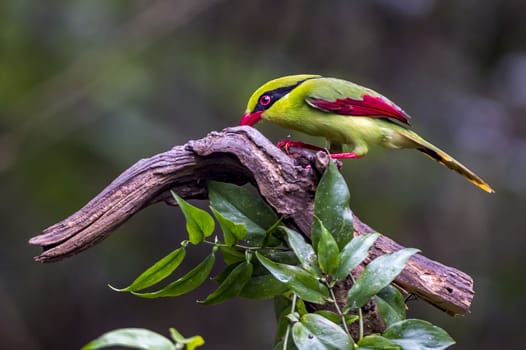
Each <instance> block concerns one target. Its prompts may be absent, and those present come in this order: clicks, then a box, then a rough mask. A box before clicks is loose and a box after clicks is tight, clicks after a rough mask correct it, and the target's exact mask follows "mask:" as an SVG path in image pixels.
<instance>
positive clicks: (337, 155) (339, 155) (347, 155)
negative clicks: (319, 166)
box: [330, 152, 363, 159]
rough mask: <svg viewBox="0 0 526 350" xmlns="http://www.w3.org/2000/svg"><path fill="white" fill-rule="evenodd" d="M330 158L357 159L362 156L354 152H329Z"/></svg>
mask: <svg viewBox="0 0 526 350" xmlns="http://www.w3.org/2000/svg"><path fill="white" fill-rule="evenodd" d="M330 156H331V158H332V159H351V158H352V159H358V158H362V157H363V156H361V155H358V154H356V153H354V152H348V153H331V154H330Z"/></svg>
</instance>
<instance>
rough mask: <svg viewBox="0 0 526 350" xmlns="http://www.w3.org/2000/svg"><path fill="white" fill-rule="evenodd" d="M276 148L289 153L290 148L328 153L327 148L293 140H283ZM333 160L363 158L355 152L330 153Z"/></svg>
mask: <svg viewBox="0 0 526 350" xmlns="http://www.w3.org/2000/svg"><path fill="white" fill-rule="evenodd" d="M276 147H278V148H279V149H283V150H285V152H287V153H289V148H290V147H298V148H306V149H311V150H313V151H325V152H327V153H329V152H328V151H327V149H326V148H323V147H319V146H315V145H311V144H308V143H303V142H301V141H291V140H281V141H278V142H277V143H276ZM329 155H330V156H331V158H332V159H358V158H362V157H363V156H362V155H358V154H356V153H355V152H347V153H329Z"/></svg>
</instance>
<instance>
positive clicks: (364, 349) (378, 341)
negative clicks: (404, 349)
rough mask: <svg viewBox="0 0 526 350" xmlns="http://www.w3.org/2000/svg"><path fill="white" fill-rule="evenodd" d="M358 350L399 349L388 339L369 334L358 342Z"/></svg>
mask: <svg viewBox="0 0 526 350" xmlns="http://www.w3.org/2000/svg"><path fill="white" fill-rule="evenodd" d="M358 349H360V350H400V347H399V346H398V345H396V344H394V343H392V342H391V341H389V339H387V338H384V337H382V336H380V335H376V334H371V335H368V336H366V337H363V338H362V339H360V341H358Z"/></svg>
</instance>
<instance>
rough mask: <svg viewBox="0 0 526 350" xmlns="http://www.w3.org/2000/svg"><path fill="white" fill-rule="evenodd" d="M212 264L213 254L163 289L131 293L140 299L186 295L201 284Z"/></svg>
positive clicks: (208, 273) (213, 260) (213, 261)
mask: <svg viewBox="0 0 526 350" xmlns="http://www.w3.org/2000/svg"><path fill="white" fill-rule="evenodd" d="M214 263H215V254H214V253H212V254H210V255H209V256H208V257H207V258H206V259H205V260H204V261H203V262H201V263H200V264H199V265H197V266H196V267H195V268H193V269H192V270H191V271H189V272H188V273H187V274H186V275H184V276H183V277H181V278H179V279H178V280H176V281H174V282H172V283H170V284H169V285H167V286H166V287H164V288H163V289H161V290H158V291H156V292H150V293H137V292H132V293H133V294H134V295H136V296H139V297H141V298H148V299H153V298H160V297H175V296H178V295H183V294H186V293H188V292H190V291H192V290H194V289H195V288H197V287H199V286H200V285H201V284H203V282H204V281H205V280H206V278H207V277H208V276H209V275H210V272H211V271H212V267H214Z"/></svg>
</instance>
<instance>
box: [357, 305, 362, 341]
mask: <svg viewBox="0 0 526 350" xmlns="http://www.w3.org/2000/svg"><path fill="white" fill-rule="evenodd" d="M358 317H359V319H358V325H359V327H360V337H359V338H358V340H359V341H360V340H362V338H363V314H362V308H359V309H358Z"/></svg>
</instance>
